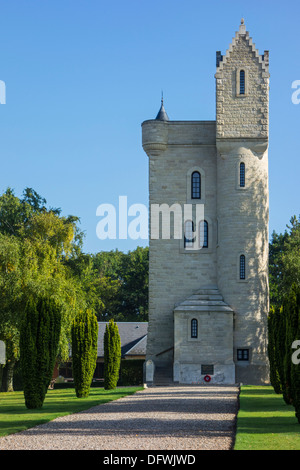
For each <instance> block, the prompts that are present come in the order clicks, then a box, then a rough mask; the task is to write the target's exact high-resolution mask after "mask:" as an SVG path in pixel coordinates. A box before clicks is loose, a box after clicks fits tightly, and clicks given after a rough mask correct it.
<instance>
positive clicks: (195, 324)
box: [191, 318, 198, 338]
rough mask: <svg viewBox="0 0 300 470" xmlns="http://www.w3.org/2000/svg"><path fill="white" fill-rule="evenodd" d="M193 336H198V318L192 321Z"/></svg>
mask: <svg viewBox="0 0 300 470" xmlns="http://www.w3.org/2000/svg"><path fill="white" fill-rule="evenodd" d="M191 338H198V320H196V318H193V320H192V321H191Z"/></svg>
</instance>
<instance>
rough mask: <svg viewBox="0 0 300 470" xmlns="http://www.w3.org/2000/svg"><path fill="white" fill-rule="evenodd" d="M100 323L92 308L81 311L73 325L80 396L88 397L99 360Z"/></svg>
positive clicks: (74, 363)
mask: <svg viewBox="0 0 300 470" xmlns="http://www.w3.org/2000/svg"><path fill="white" fill-rule="evenodd" d="M97 340H98V323H97V318H96V315H95V314H94V313H93V312H92V311H91V310H86V311H80V312H79V313H78V314H77V315H76V317H75V319H74V321H73V325H72V369H73V379H74V385H75V391H76V395H77V397H78V398H83V397H88V396H89V393H90V387H91V382H92V379H93V375H94V371H95V368H96V361H97Z"/></svg>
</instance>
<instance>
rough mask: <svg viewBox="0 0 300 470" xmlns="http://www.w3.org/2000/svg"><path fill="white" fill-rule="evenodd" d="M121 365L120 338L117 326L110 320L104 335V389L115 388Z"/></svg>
mask: <svg viewBox="0 0 300 470" xmlns="http://www.w3.org/2000/svg"><path fill="white" fill-rule="evenodd" d="M120 363H121V338H120V334H119V330H118V326H117V324H116V323H114V321H113V320H110V321H109V323H108V324H107V325H106V327H105V333H104V388H105V389H106V390H112V389H114V388H116V386H117V383H118V380H119V371H120Z"/></svg>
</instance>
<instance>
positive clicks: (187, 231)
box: [184, 220, 195, 248]
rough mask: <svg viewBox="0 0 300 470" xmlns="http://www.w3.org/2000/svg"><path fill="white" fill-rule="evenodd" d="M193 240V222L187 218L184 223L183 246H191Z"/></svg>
mask: <svg viewBox="0 0 300 470" xmlns="http://www.w3.org/2000/svg"><path fill="white" fill-rule="evenodd" d="M194 241H195V238H194V222H192V221H191V220H187V221H186V222H185V225H184V247H185V248H193V246H194Z"/></svg>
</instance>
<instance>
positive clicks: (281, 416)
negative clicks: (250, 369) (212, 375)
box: [234, 385, 300, 450]
mask: <svg viewBox="0 0 300 470" xmlns="http://www.w3.org/2000/svg"><path fill="white" fill-rule="evenodd" d="M234 450H300V424H299V423H298V420H297V418H296V417H295V408H294V407H293V406H289V405H286V403H285V402H284V400H283V398H282V395H277V394H276V393H275V392H274V390H273V387H271V386H250V385H245V386H242V387H241V393H240V409H239V412H238V416H237V434H236V440H235V446H234Z"/></svg>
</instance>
